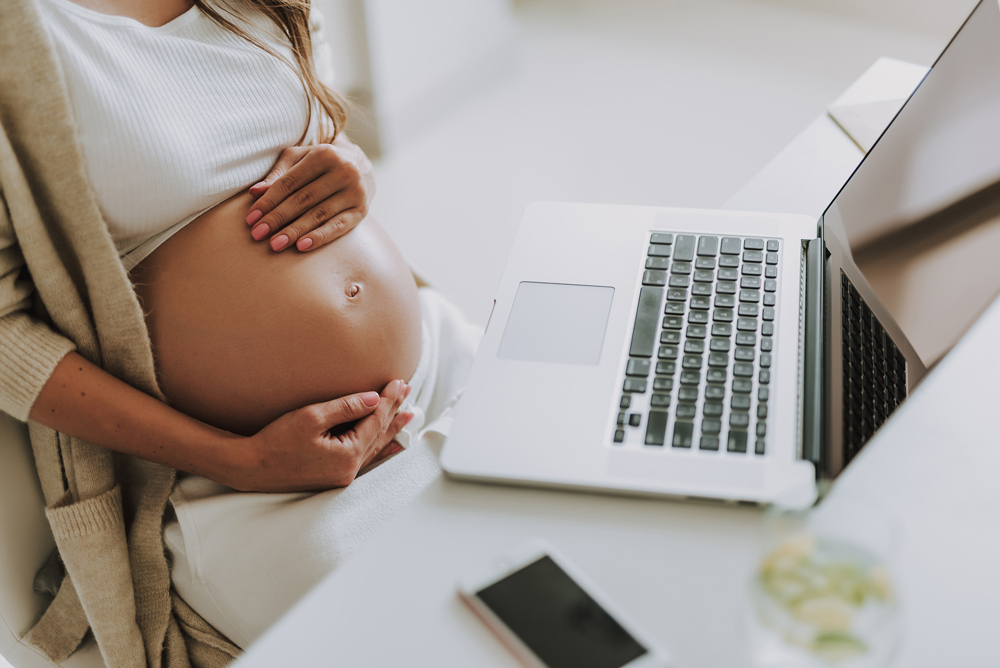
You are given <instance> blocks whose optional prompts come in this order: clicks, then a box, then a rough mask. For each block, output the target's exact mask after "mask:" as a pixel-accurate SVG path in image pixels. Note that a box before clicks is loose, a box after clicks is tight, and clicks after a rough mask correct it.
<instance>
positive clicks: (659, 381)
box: [653, 376, 674, 392]
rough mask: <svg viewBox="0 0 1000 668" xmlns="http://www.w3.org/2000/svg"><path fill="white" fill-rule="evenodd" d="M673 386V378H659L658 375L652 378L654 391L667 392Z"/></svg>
mask: <svg viewBox="0 0 1000 668" xmlns="http://www.w3.org/2000/svg"><path fill="white" fill-rule="evenodd" d="M673 388H674V379H673V378H660V377H659V376H657V377H656V378H653V391H654V392H669V391H670V390H672V389H673Z"/></svg>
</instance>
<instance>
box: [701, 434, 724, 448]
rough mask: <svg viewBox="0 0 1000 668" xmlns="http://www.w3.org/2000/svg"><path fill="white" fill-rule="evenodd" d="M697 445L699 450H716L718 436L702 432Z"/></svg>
mask: <svg viewBox="0 0 1000 668" xmlns="http://www.w3.org/2000/svg"><path fill="white" fill-rule="evenodd" d="M698 447H699V448H700V449H701V450H718V449H719V437H718V436H708V435H705V434H702V437H701V440H700V441H698Z"/></svg>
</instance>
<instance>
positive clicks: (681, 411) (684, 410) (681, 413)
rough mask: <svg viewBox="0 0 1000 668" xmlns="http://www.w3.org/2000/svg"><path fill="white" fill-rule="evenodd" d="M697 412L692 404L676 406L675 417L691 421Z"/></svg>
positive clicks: (696, 408)
mask: <svg viewBox="0 0 1000 668" xmlns="http://www.w3.org/2000/svg"><path fill="white" fill-rule="evenodd" d="M697 412H698V407H697V406H695V405H694V404H677V417H678V418H684V419H691V418H693V417H694V416H695V413H697Z"/></svg>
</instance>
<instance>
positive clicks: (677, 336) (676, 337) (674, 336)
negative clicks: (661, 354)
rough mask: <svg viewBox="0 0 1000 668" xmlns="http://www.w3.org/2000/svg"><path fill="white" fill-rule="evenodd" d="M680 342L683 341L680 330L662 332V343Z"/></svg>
mask: <svg viewBox="0 0 1000 668" xmlns="http://www.w3.org/2000/svg"><path fill="white" fill-rule="evenodd" d="M680 342H681V333H680V332H672V331H666V332H660V343H672V344H678V343H680Z"/></svg>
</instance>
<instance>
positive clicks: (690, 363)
mask: <svg viewBox="0 0 1000 668" xmlns="http://www.w3.org/2000/svg"><path fill="white" fill-rule="evenodd" d="M681 368H682V369H700V368H701V355H685V356H684V359H683V360H682V361H681Z"/></svg>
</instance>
